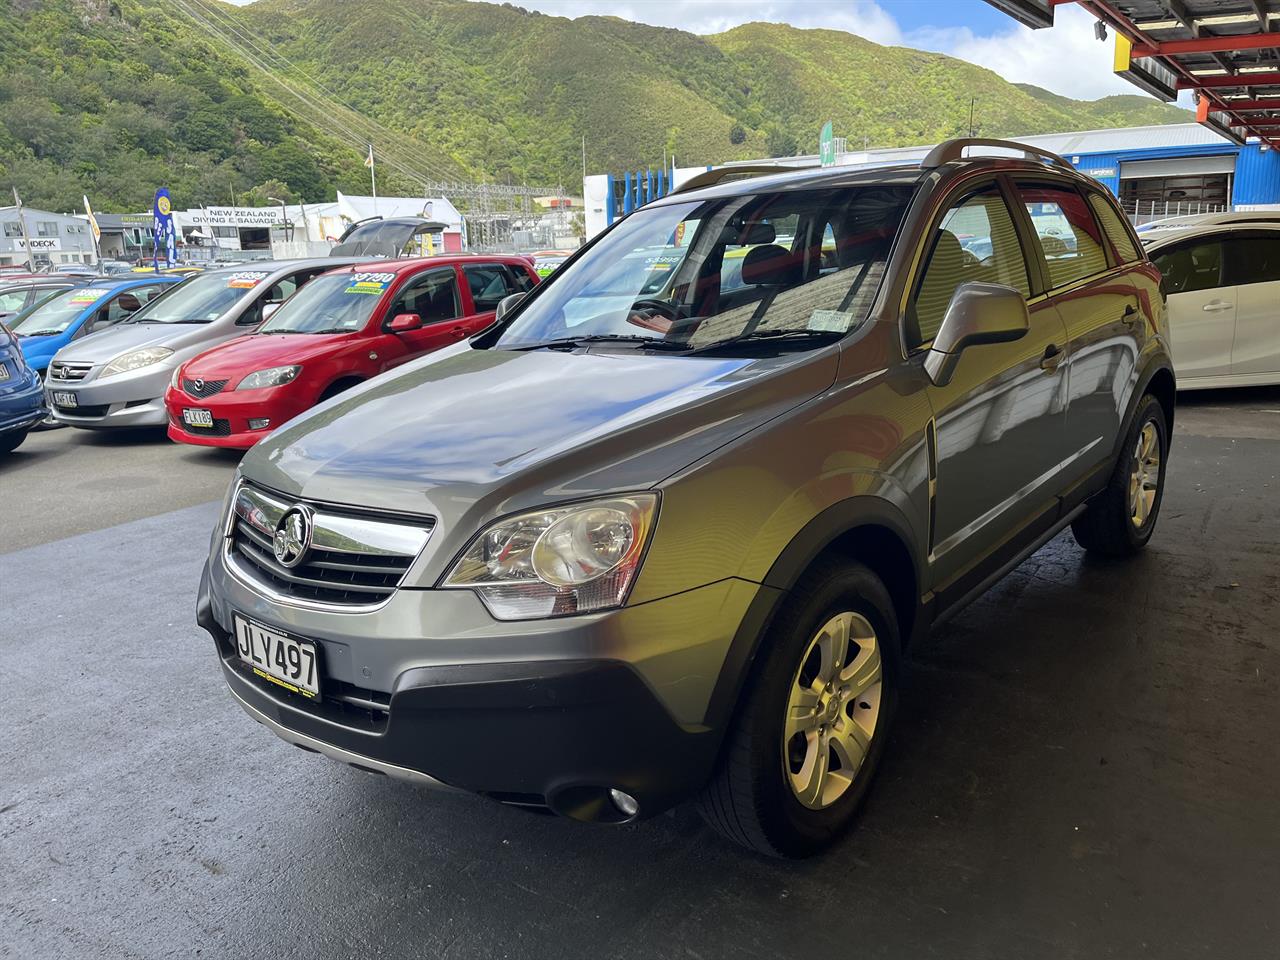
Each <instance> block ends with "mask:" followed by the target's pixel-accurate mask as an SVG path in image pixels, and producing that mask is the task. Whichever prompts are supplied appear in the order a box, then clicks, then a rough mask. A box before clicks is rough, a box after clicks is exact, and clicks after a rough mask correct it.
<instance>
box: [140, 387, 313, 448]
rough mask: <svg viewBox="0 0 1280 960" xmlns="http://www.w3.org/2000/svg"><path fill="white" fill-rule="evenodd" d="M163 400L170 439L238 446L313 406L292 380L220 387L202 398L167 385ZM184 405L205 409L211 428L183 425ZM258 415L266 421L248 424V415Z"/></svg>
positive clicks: (210, 444) (218, 445) (247, 446)
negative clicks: (239, 387) (254, 386)
mask: <svg viewBox="0 0 1280 960" xmlns="http://www.w3.org/2000/svg"><path fill="white" fill-rule="evenodd" d="M295 388H297V389H295ZM164 401H165V406H166V407H167V408H168V418H167V422H168V424H169V438H170V439H171V440H176V441H178V442H179V443H194V444H199V445H202V446H207V447H235V448H237V449H241V450H247V449H248V448H249V447H252V446H253V445H254V444H255V443H257V442H258V441H259V440H261V439H262V438H263V437H265V436H266V435H267V434H269V433H270V432H271V431H272V430H275V429H276V428H277V427H279V426H281V425H282V424H285V423H287V422H288V421H290V420H292V419H293V418H294V417H296V416H298V415H299V414H301V413H304V412H306V411H307V410H309V409H310V408H311V407H312V406H314V403H313V402H311V400H309V399H308V398H307V397H306V396H305V394H304V391H303V390H302V389H301V385H299V384H297V383H296V382H295V383H291V384H288V385H286V386H285V387H274V388H268V389H262V390H244V391H237V390H234V389H230V390H224V391H223V392H221V393H217V394H214V395H213V396H212V397H207V398H205V399H203V400H201V399H197V398H196V397H192V396H189V395H188V394H187V393H185V392H184V391H182V390H178V389H175V388H174V387H170V388H169V389H168V390H167V391H166V392H165V395H164ZM186 408H191V409H196V410H208V411H209V412H210V414H212V416H213V423H214V426H213V428H212V429H208V430H205V429H201V428H198V427H189V426H187V425H186V424H185V423H184V422H183V419H182V411H183V410H184V409H186ZM260 418H265V419H267V420H268V421H269V424H268V425H267V426H265V427H260V428H258V429H253V428H251V427H250V426H249V421H250V420H251V419H254V420H256V419H260Z"/></svg>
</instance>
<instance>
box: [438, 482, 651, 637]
mask: <svg viewBox="0 0 1280 960" xmlns="http://www.w3.org/2000/svg"><path fill="white" fill-rule="evenodd" d="M657 507H658V497H657V495H656V494H652V493H637V494H633V495H631V496H626V497H615V498H611V499H608V500H596V501H593V502H591V503H578V504H573V505H572V506H567V507H556V508H551V509H547V510H537V511H534V512H532V513H522V514H520V515H519V516H515V517H508V518H507V519H505V520H499V521H498V522H497V523H495V524H493V525H492V526H490V527H489V528H488V529H487V530H485V531H484V532H483V533H482V534H480V536H478V537H476V539H475V540H473V541H472V542H471V545H470V546H469V547H468V548H467V550H466V552H465V553H463V555H462V558H461V559H460V560H458V562H457V563H456V564H454V566H453V569H452V570H450V571H449V575H448V576H447V577H445V580H444V583H443V584H442V586H444V587H466V588H469V589H473V590H475V591H476V593H477V594H479V596H480V599H481V600H482V601H484V605H485V606H486V607H488V609H489V612H490V613H491V614H493V615H494V616H495V617H497V618H498V619H499V620H531V619H535V618H538V617H552V616H564V615H566V614H572V613H590V612H592V611H595V610H608V609H609V608H610V607H617V606H621V605H622V602H623V601H624V600H625V599H626V598H627V593H628V592H629V591H630V589H631V584H632V582H633V581H634V580H635V577H636V574H637V573H638V572H639V570H640V560H641V558H642V557H643V556H644V548H645V544H646V543H647V542H648V539H649V534H650V533H651V532H652V530H653V521H654V514H655V513H656V512H657Z"/></svg>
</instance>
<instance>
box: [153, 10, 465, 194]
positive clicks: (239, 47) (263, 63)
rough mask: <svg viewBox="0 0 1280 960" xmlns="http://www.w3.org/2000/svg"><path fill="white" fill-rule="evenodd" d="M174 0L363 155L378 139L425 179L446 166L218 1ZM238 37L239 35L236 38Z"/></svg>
mask: <svg viewBox="0 0 1280 960" xmlns="http://www.w3.org/2000/svg"><path fill="white" fill-rule="evenodd" d="M174 3H175V6H177V7H178V8H179V9H180V11H181V12H182V13H184V14H185V15H186V16H187V17H188V18H189V19H191V20H192V21H193V22H194V23H195V24H196V25H197V26H198V27H200V28H201V29H202V30H204V31H205V32H206V33H207V34H209V35H210V36H211V37H213V38H214V40H216V41H218V42H219V43H221V44H222V45H223V46H225V47H227V48H229V49H230V50H231V51H232V52H234V53H235V54H237V55H239V56H240V57H241V58H242V59H244V60H245V61H247V62H248V63H249V64H251V65H252V66H253V67H255V68H257V69H258V70H259V71H261V72H262V73H263V74H265V75H266V77H267V78H268V79H270V80H272V81H273V82H274V83H275V84H276V85H278V86H279V87H280V88H281V89H283V90H284V91H285V92H286V93H288V94H289V95H290V96H291V97H292V98H294V99H295V100H296V101H298V102H300V103H301V105H302V106H303V107H304V108H305V112H307V113H308V114H309V117H308V119H309V120H310V122H312V123H317V121H318V125H319V126H322V127H325V126H328V127H329V128H330V129H331V132H333V133H334V135H335V136H337V137H339V138H340V139H343V140H345V141H346V142H347V143H349V144H351V145H352V146H353V147H354V148H356V149H357V150H358V151H359V153H360V154H361V155H362V156H363V155H364V153H365V151H366V149H367V147H368V144H369V143H370V142H376V143H377V144H378V146H377V148H376V149H375V154H376V155H378V156H379V158H380V159H381V161H382V162H383V163H385V164H386V165H387V166H389V167H390V168H391V169H392V170H394V171H396V172H398V173H400V174H402V175H404V176H406V177H408V178H410V179H413V180H417V181H419V182H426V181H429V180H433V179H437V178H438V177H439V176H440V173H441V170H440V169H439V168H438V167H437V166H436V165H434V164H432V165H426V164H422V162H421V160H420V158H419V157H418V156H416V154H417V153H418V152H419V151H422V150H424V149H425V147H423V146H422V145H421V144H419V143H417V142H416V141H414V140H412V139H411V138H408V137H405V136H403V135H401V134H398V133H396V132H395V131H392V130H390V129H389V128H387V127H384V126H383V125H382V124H380V123H378V122H376V121H373V120H370V119H369V118H367V117H365V116H364V115H363V114H361V113H360V112H359V111H357V110H355V109H354V108H353V107H350V106H348V105H347V104H345V103H343V102H342V101H340V100H338V99H337V98H336V97H334V96H332V94H330V93H329V92H328V91H327V90H326V89H325V88H324V87H323V85H321V84H319V83H318V82H317V81H316V80H315V79H314V78H312V77H311V76H310V75H309V74H307V73H306V72H305V71H304V70H302V68H301V67H299V66H297V64H294V63H293V62H292V61H291V60H289V59H288V58H287V57H284V56H283V55H282V54H279V53H277V52H275V51H273V50H271V49H269V48H267V49H265V50H264V48H263V47H262V46H261V45H260V44H259V43H258V42H257V41H255V40H254V39H253V38H251V37H249V36H246V35H245V33H244V32H243V31H242V30H241V29H240V25H239V24H238V23H236V22H235V21H234V20H232V19H231V18H230V17H229V16H228V15H227V14H226V13H225V12H223V11H220V10H218V9H217V8H216V7H214V6H212V4H209V3H207V2H202V0H174ZM214 17H217V18H220V19H221V20H223V21H225V22H227V23H229V26H226V27H224V26H221V25H220V24H219V23H217V22H215V21H214V20H213V18H214ZM228 30H229V31H230V32H231V34H234V36H231V35H228V33H227V32H226V31H228ZM237 37H238V38H239V40H237V39H236V38H237ZM269 59H274V60H277V61H283V62H284V63H285V64H287V65H288V66H289V67H291V68H292V69H294V70H295V71H296V72H297V73H300V74H302V76H303V77H304V78H305V80H306V82H307V84H310V85H311V86H313V87H316V88H319V89H320V90H321V91H323V92H321V93H317V92H315V91H314V90H308V89H307V88H306V87H305V86H304V85H302V84H301V83H300V82H299V81H298V80H296V79H294V78H291V77H288V76H287V75H286V74H285V71H284V70H282V69H280V68H279V66H278V65H273V64H271V63H270V62H268V60H269ZM400 140H403V141H407V142H408V144H409V146H408V150H409V151H412V152H413V153H414V154H415V156H414V158H413V159H409V157H408V156H406V154H405V153H404V152H402V151H404V150H405V149H406V148H404V147H402V146H400V145H399V144H397V143H396V141H400ZM449 167H450V168H456V166H455V165H454V164H449Z"/></svg>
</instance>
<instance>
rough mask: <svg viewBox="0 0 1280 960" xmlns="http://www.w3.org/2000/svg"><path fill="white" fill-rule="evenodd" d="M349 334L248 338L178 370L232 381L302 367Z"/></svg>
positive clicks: (229, 343) (207, 353) (347, 339)
mask: <svg viewBox="0 0 1280 960" xmlns="http://www.w3.org/2000/svg"><path fill="white" fill-rule="evenodd" d="M351 337H352V335H351V334H349V333H316V334H301V333H288V334H275V333H272V334H266V333H263V334H251V335H249V336H244V337H236V338H235V339H234V340H228V341H227V342H226V343H222V344H219V345H218V346H216V347H214V348H213V349H212V350H206V351H205V352H204V353H202V354H200V356H198V357H195V358H194V359H192V360H191V361H190V362H189V363H188V364H187V365H186V366H185V367H183V368H182V372H183V376H187V377H201V378H203V379H205V380H235V379H238V378H239V377H241V376H244V375H245V374H247V373H252V372H253V371H255V370H262V369H265V368H266V367H275V366H280V365H282V364H287V363H306V362H307V361H308V360H314V359H315V358H316V357H319V356H323V355H324V354H327V353H329V352H330V351H331V350H333V349H334V347H335V346H337V345H340V344H346V343H348V342H350V340H351Z"/></svg>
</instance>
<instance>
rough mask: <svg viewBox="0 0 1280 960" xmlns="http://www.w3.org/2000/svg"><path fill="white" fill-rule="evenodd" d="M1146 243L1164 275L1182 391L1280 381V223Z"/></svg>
mask: <svg viewBox="0 0 1280 960" xmlns="http://www.w3.org/2000/svg"><path fill="white" fill-rule="evenodd" d="M1146 246H1147V253H1148V255H1149V256H1150V257H1151V259H1152V261H1154V262H1155V265H1156V266H1157V267H1159V268H1160V272H1161V273H1162V274H1163V275H1164V282H1163V289H1164V291H1165V293H1166V294H1167V296H1168V298H1169V326H1170V339H1171V341H1172V349H1173V365H1174V371H1175V373H1176V374H1177V377H1178V389H1179V390H1201V389H1206V388H1209V387H1246V386H1258V385H1262V384H1280V223H1270V224H1268V223H1250V224H1242V223H1238V222H1237V223H1230V224H1215V225H1201V226H1197V227H1193V228H1190V229H1184V230H1180V231H1177V232H1171V233H1169V234H1167V235H1163V236H1161V237H1159V238H1158V239H1155V240H1152V241H1151V242H1150V243H1148V244H1147V245H1146Z"/></svg>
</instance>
